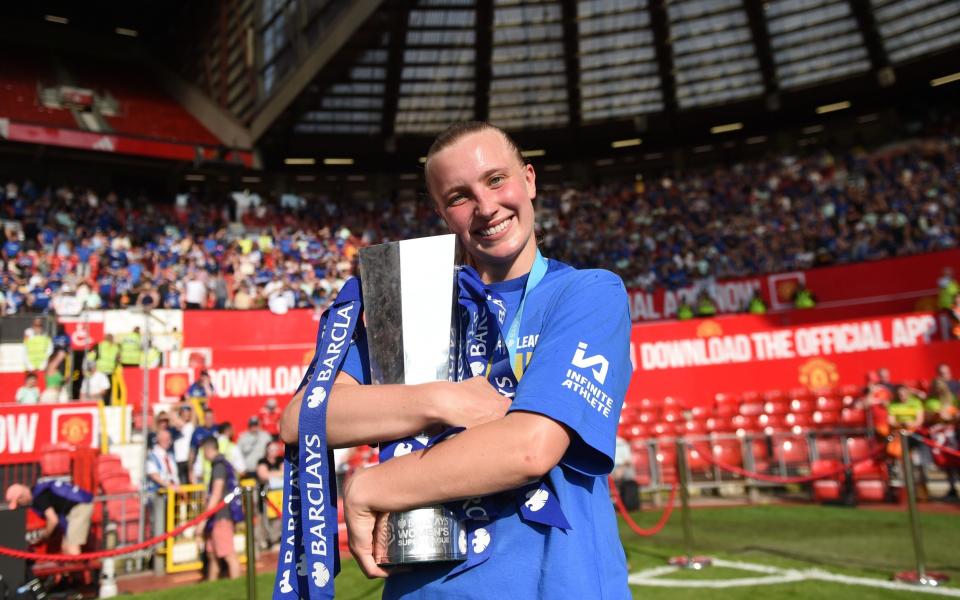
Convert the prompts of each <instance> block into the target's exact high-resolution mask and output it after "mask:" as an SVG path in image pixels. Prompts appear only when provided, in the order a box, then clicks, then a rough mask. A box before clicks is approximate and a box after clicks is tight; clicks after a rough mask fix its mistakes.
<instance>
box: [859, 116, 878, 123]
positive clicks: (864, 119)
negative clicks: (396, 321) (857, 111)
mask: <svg viewBox="0 0 960 600" xmlns="http://www.w3.org/2000/svg"><path fill="white" fill-rule="evenodd" d="M879 118H880V115H878V114H877V113H870V114H866V115H860V116H859V117H857V123H860V124H863V123H872V122H873V121H876V120H877V119H879Z"/></svg>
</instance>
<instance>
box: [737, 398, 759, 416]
mask: <svg viewBox="0 0 960 600" xmlns="http://www.w3.org/2000/svg"><path fill="white" fill-rule="evenodd" d="M740 414H741V415H743V416H744V417H756V416H757V415H762V414H763V403H762V402H745V403H743V404H741V405H740Z"/></svg>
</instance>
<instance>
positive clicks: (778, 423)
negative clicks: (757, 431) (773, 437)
mask: <svg viewBox="0 0 960 600" xmlns="http://www.w3.org/2000/svg"><path fill="white" fill-rule="evenodd" d="M757 425H759V426H760V427H761V428H763V431H764V432H765V433H767V434H768V435H769V434H771V433H773V432H775V431H785V430H787V423H786V419H785V418H784V417H783V416H782V415H766V414H764V415H760V416H758V417H757Z"/></svg>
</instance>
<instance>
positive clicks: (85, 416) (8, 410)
mask: <svg viewBox="0 0 960 600" xmlns="http://www.w3.org/2000/svg"><path fill="white" fill-rule="evenodd" d="M99 439H100V417H99V412H98V409H97V405H96V403H93V402H73V403H70V404H28V405H22V404H0V464H12V463H21V462H31V461H35V460H38V459H39V457H40V453H41V452H42V451H43V449H44V447H45V446H46V445H48V444H56V443H58V442H67V443H70V444H73V445H74V446H78V447H86V448H96V447H97V445H98V442H99Z"/></svg>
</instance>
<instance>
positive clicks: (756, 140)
mask: <svg viewBox="0 0 960 600" xmlns="http://www.w3.org/2000/svg"><path fill="white" fill-rule="evenodd" d="M765 141H767V136H765V135H755V136H753V137H748V138H747V144H749V145H751V146H752V145H753V144H762V143H764V142H765Z"/></svg>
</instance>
